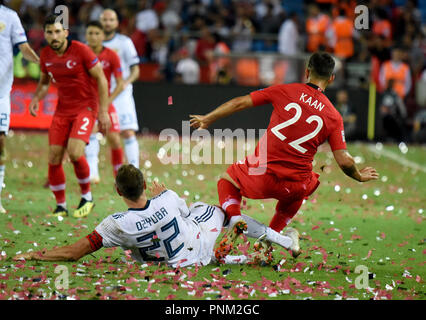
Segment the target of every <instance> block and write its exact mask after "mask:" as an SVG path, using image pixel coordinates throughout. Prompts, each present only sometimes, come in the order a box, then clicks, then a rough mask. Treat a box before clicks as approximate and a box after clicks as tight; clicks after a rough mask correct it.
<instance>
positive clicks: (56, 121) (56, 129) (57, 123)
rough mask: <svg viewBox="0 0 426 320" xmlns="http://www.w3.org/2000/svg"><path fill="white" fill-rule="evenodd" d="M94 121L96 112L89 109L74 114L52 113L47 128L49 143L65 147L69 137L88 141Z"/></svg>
mask: <svg viewBox="0 0 426 320" xmlns="http://www.w3.org/2000/svg"><path fill="white" fill-rule="evenodd" d="M95 121H96V114H95V113H94V112H93V111H89V110H85V111H83V112H80V113H79V114H78V115H76V116H68V117H65V116H60V115H59V116H58V115H54V116H53V119H52V123H51V125H50V128H49V145H59V146H63V147H66V146H67V145H68V139H69V138H75V139H80V140H83V141H84V142H86V143H89V139H90V134H91V133H92V129H93V126H94V124H95Z"/></svg>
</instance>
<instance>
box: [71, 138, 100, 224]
mask: <svg viewBox="0 0 426 320" xmlns="http://www.w3.org/2000/svg"><path fill="white" fill-rule="evenodd" d="M85 147H86V143H85V142H84V141H83V140H80V139H76V138H70V139H69V140H68V147H67V152H68V154H69V157H70V160H71V163H72V164H73V166H74V172H75V175H76V177H77V181H78V184H79V185H80V191H81V200H80V203H79V205H78V207H77V209H76V210H75V211H74V213H73V216H74V217H76V218H80V217H84V216H86V215H88V214H89V213H90V211H91V210H92V208H93V206H94V203H93V197H92V192H91V189H90V168H89V164H88V163H87V160H86V157H85V155H84V149H85Z"/></svg>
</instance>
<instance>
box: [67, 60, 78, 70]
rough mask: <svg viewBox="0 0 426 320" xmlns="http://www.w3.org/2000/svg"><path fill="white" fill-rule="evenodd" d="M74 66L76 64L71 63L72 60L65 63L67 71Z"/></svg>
mask: <svg viewBox="0 0 426 320" xmlns="http://www.w3.org/2000/svg"><path fill="white" fill-rule="evenodd" d="M76 65H77V62H75V61H72V60H68V61H67V63H66V66H67V68H68V69H72V68H74V67H75V66H76Z"/></svg>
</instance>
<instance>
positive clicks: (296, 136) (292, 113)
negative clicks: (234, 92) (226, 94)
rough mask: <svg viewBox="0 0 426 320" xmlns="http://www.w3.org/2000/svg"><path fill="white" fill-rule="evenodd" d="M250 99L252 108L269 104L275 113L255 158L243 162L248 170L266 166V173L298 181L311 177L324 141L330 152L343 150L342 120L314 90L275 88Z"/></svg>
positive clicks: (306, 86)
mask: <svg viewBox="0 0 426 320" xmlns="http://www.w3.org/2000/svg"><path fill="white" fill-rule="evenodd" d="M250 96H251V98H252V101H253V104H254V106H259V105H264V104H269V103H270V104H272V106H273V107H274V110H273V112H272V115H271V119H270V122H269V126H268V129H267V131H266V133H265V134H264V135H263V136H262V138H261V139H260V141H259V144H258V145H257V146H256V150H255V154H254V155H252V156H248V157H247V159H246V163H247V165H248V166H249V167H258V166H260V167H264V166H266V170H267V171H266V172H267V173H272V174H274V175H276V176H277V177H279V178H286V179H289V180H295V181H298V180H303V179H305V178H307V177H309V176H310V175H311V172H312V161H313V159H314V156H315V154H316V152H317V148H318V146H319V145H321V144H322V143H324V142H325V141H326V140H328V142H329V144H330V146H331V149H332V150H333V151H334V150H339V149H346V142H345V136H344V129H343V120H342V117H341V115H340V113H339V112H338V111H337V110H336V109H335V108H334V106H333V104H332V103H331V102H330V101H329V100H328V98H327V97H326V96H325V95H324V94H323V93H322V91H321V89H320V88H318V87H317V86H315V85H313V84H301V83H292V84H282V85H275V86H271V87H269V88H266V89H262V90H258V91H254V92H251V93H250ZM262 150H263V151H262ZM259 151H261V152H260V153H259ZM265 155H266V157H265ZM259 162H260V163H259Z"/></svg>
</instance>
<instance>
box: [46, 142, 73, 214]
mask: <svg viewBox="0 0 426 320" xmlns="http://www.w3.org/2000/svg"><path fill="white" fill-rule="evenodd" d="M64 153H65V147H64V146H62V145H50V146H49V154H48V162H49V170H48V175H47V177H48V180H49V187H50V190H52V192H53V194H54V196H55V199H56V209H55V210H54V211H53V215H54V216H67V215H68V211H67V203H66V199H65V172H64V168H63V167H62V159H63V157H64Z"/></svg>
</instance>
